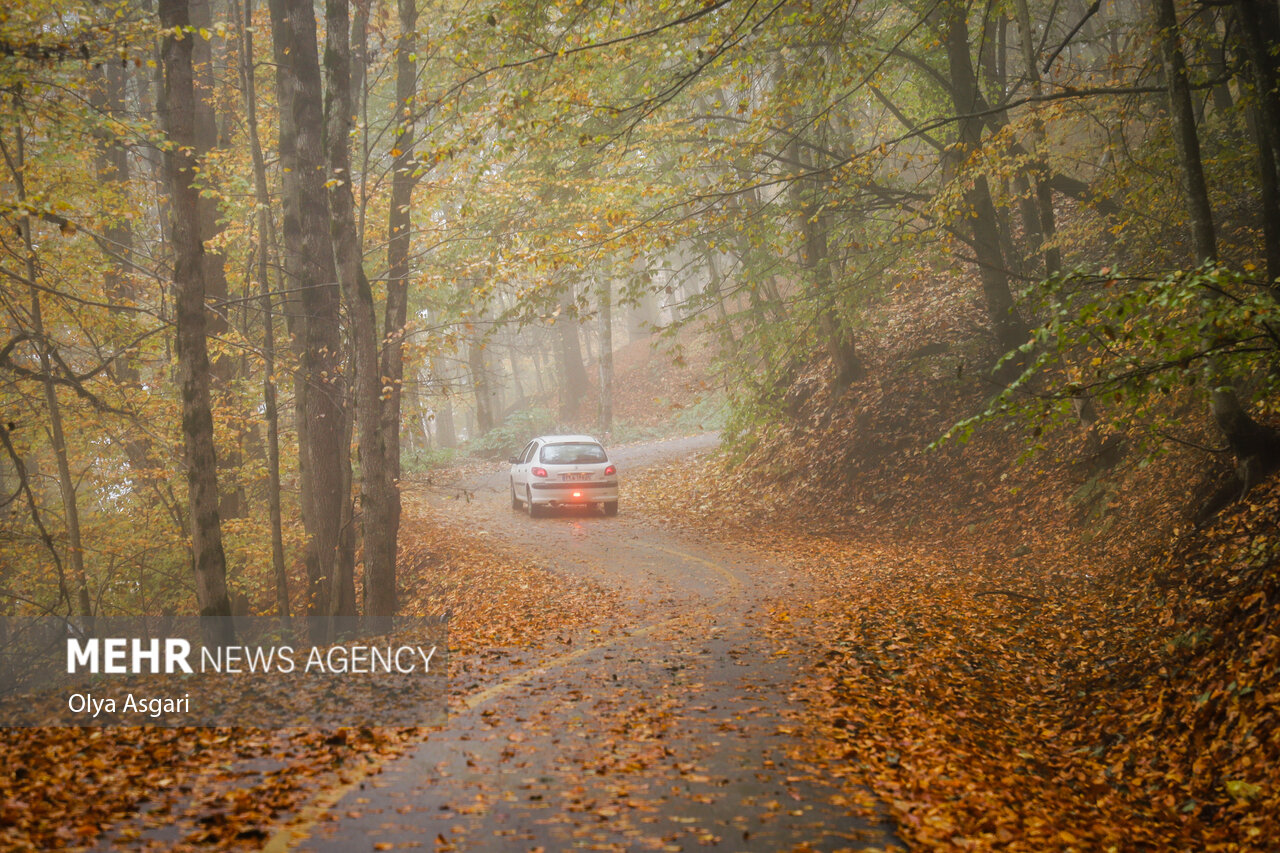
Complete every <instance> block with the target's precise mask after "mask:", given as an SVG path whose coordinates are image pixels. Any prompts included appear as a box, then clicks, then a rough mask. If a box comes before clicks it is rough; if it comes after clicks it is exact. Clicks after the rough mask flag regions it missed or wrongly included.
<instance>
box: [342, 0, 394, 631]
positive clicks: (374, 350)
mask: <svg viewBox="0 0 1280 853" xmlns="http://www.w3.org/2000/svg"><path fill="white" fill-rule="evenodd" d="M349 16H350V12H349V8H348V5H347V0H327V2H326V3H325V51H324V64H325V71H326V72H327V73H326V76H325V83H326V88H325V145H326V149H327V150H326V154H327V160H328V167H329V179H328V181H327V185H328V186H329V234H330V240H331V241H332V243H333V252H334V261H335V266H336V267H337V270H338V279H339V281H340V283H341V285H342V294H343V299H344V301H345V302H346V306H347V315H348V317H349V318H350V321H351V330H350V338H351V345H352V361H353V362H354V367H355V370H354V372H355V412H356V421H357V424H358V428H359V447H360V511H361V529H362V531H363V537H362V539H363V542H364V594H365V611H366V613H365V618H366V622H367V623H368V626H369V628H370V630H372V631H374V632H375V633H386V632H387V631H390V630H391V619H392V617H393V616H394V615H395V552H396V549H395V540H394V538H392V539H391V540H390V541H388V537H387V528H388V526H390V520H389V516H390V515H391V505H392V504H393V503H396V502H398V500H399V495H398V494H397V493H396V487H395V478H394V476H393V474H392V472H391V470H390V463H389V459H388V455H387V448H386V446H385V441H386V437H385V436H384V435H383V431H382V406H381V393H382V382H381V381H380V376H379V372H378V371H379V366H378V328H377V320H376V318H375V316H374V310H373V290H372V288H370V286H369V280H368V279H367V278H366V277H365V272H364V258H363V255H364V253H363V249H362V247H361V246H360V243H359V241H358V240H357V233H356V216H355V196H354V194H353V191H352V186H351V181H352V177H351V148H350V146H351V141H350V140H351V125H352V116H353V114H354V112H353V111H354V105H353V104H352V102H351V20H350V17H349ZM339 583H340V591H339V592H338V593H337V594H335V597H334V599H333V601H332V606H333V607H334V633H335V634H339V633H346V632H348V631H350V630H353V629H354V628H355V624H354V619H355V615H356V614H355V608H354V601H352V602H351V606H350V607H348V606H346V599H347V589H346V587H347V584H346V582H345V580H341V579H340V581H339Z"/></svg>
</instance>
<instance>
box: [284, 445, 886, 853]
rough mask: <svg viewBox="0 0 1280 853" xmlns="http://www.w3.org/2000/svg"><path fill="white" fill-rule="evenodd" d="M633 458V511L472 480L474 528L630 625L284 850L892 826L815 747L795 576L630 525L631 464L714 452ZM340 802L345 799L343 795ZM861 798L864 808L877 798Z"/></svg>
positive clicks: (740, 840)
mask: <svg viewBox="0 0 1280 853" xmlns="http://www.w3.org/2000/svg"><path fill="white" fill-rule="evenodd" d="M715 441H716V437H715V436H714V435H711V436H699V437H697V438H694V439H680V440H674V441H668V442H657V443H650V444H644V445H635V446H632V447H628V448H621V449H619V450H617V451H616V452H614V453H613V454H612V456H613V458H614V459H615V461H617V463H618V465H619V468H620V471H621V474H622V478H623V479H622V513H621V514H620V515H619V516H618V517H617V518H605V517H603V516H602V515H599V514H598V513H596V512H583V511H576V510H575V511H572V512H562V513H558V514H555V515H553V516H551V517H549V518H543V519H538V520H533V519H530V518H528V516H527V515H525V514H523V513H519V512H515V511H513V510H512V509H511V506H510V500H509V493H508V491H507V487H506V475H505V473H504V472H498V473H496V474H492V475H489V476H486V477H481V478H478V479H476V480H475V481H474V482H471V483H469V484H467V488H469V489H471V490H473V499H472V500H471V501H470V502H467V503H460V504H459V509H458V510H457V511H458V512H464V513H467V518H468V521H469V523H471V524H474V525H475V526H476V527H478V528H481V529H484V530H487V531H488V532H489V534H490V535H493V536H495V537H499V538H501V539H502V540H505V541H506V542H507V543H508V544H515V545H518V547H519V548H520V549H521V550H522V551H523V552H524V553H527V554H529V555H531V556H532V557H533V558H535V559H536V560H538V561H539V562H541V563H543V564H544V565H546V566H547V567H548V568H551V569H552V570H554V571H557V572H559V573H562V574H563V575H565V576H566V578H567V579H570V581H571V579H572V578H573V577H575V576H576V577H588V578H591V579H592V580H594V581H596V582H598V583H600V584H602V585H606V586H608V587H611V588H613V589H616V590H618V591H619V592H620V593H621V594H622V595H623V596H624V598H625V599H626V600H627V601H628V602H629V606H630V609H631V611H632V614H633V619H632V620H631V622H630V623H629V626H628V627H627V628H626V629H625V630H622V631H617V632H612V633H606V634H605V635H602V636H601V637H600V638H598V640H597V641H596V643H595V645H591V644H583V645H581V646H579V647H578V648H576V649H575V650H573V651H569V652H566V653H564V654H561V655H559V656H557V657H554V658H552V659H550V660H543V661H540V662H539V663H537V664H536V665H531V666H527V667H525V668H523V669H520V668H516V669H514V670H512V671H510V672H509V673H508V674H506V675H505V676H504V677H503V678H502V679H501V680H500V681H497V682H496V683H493V684H490V685H488V686H487V687H485V688H484V689H483V690H479V691H478V692H473V693H470V694H469V695H467V696H466V697H465V699H463V700H461V701H459V702H457V703H456V704H455V707H453V708H452V710H451V716H450V720H449V723H448V725H447V726H446V727H445V728H444V729H442V730H440V731H438V732H432V733H431V734H430V736H429V738H428V740H427V741H426V742H424V743H423V744H421V745H420V746H419V747H417V748H416V749H414V750H413V751H411V752H410V753H409V754H407V755H405V756H403V757H401V758H398V759H395V760H393V761H391V762H389V763H387V764H386V765H385V766H384V767H383V768H382V770H381V772H380V773H377V774H375V775H372V776H369V777H368V778H366V779H365V780H364V781H363V782H361V783H360V784H359V785H356V786H354V787H352V788H351V789H350V790H347V791H345V792H334V795H333V796H331V797H330V799H331V800H334V802H332V803H331V804H330V805H329V806H328V808H327V809H325V810H323V811H322V812H320V813H318V814H313V815H312V818H313V820H311V821H309V822H307V823H305V824H303V825H302V826H300V827H297V828H295V829H294V830H293V831H292V832H285V833H281V834H280V835H278V836H277V837H276V838H275V839H273V841H272V843H271V844H270V845H269V847H270V848H272V849H297V850H310V851H343V853H349V851H365V850H390V849H426V850H538V849H542V850H572V849H588V850H793V849H802V850H803V849H813V850H840V849H854V850H861V849H868V848H881V847H884V846H886V845H888V844H891V843H892V842H893V840H894V839H893V836H892V828H891V827H889V826H887V825H885V824H884V823H883V822H882V821H881V820H880V819H878V818H877V817H876V816H875V813H874V807H872V808H868V806H867V804H866V803H869V802H870V798H869V797H857V796H854V797H852V798H850V797H849V796H848V794H849V792H848V791H847V790H844V789H843V788H842V786H841V785H840V783H839V781H838V780H835V779H833V778H832V777H833V776H834V775H836V774H839V773H841V772H844V768H843V767H842V766H841V762H840V761H839V759H836V760H834V761H831V762H826V761H823V760H817V759H813V757H812V756H811V755H809V754H807V753H806V752H805V751H804V750H803V748H802V747H803V737H802V735H803V732H802V731H800V723H798V722H797V718H798V716H799V712H800V710H801V709H800V708H799V707H798V706H797V704H796V703H795V702H794V701H792V700H791V699H790V698H789V693H790V692H791V689H792V686H793V684H794V683H795V679H797V678H799V677H802V676H801V669H800V664H801V660H800V658H801V657H802V655H801V654H799V653H797V652H796V651H794V650H787V649H779V648H778V647H777V646H776V644H775V643H774V642H773V641H771V640H770V639H769V637H768V636H767V635H766V634H765V633H764V632H763V631H762V630H761V624H762V621H763V620H764V619H765V618H766V613H765V609H766V607H767V606H769V605H770V604H773V603H776V602H777V601H779V600H785V599H786V597H787V596H788V595H789V594H794V591H795V585H796V584H797V583H799V582H800V581H799V580H798V579H796V578H793V577H790V576H788V575H787V574H786V573H785V572H784V571H783V570H781V569H779V568H777V567H775V566H771V565H768V564H767V563H763V562H761V561H760V559H759V558H758V557H756V556H754V555H752V554H750V552H749V551H746V550H735V549H730V548H727V547H725V546H723V545H712V544H711V543H708V542H704V541H699V540H698V539H697V538H696V537H693V536H691V535H685V534H677V533H673V532H671V531H670V530H664V529H662V528H661V527H659V526H657V525H655V524H654V523H653V520H652V519H644V518H640V517H637V516H635V515H634V514H628V512H627V503H626V479H625V478H626V472H627V471H628V470H634V469H635V468H637V467H639V466H641V465H644V464H649V463H651V462H654V461H659V460H664V461H666V460H672V459H679V458H681V457H684V456H687V455H688V454H690V453H693V452H695V451H697V450H701V449H705V448H707V447H711V446H714V444H715ZM338 794H341V795H340V796H339V795H338ZM850 799H861V800H863V801H864V803H863V804H862V805H859V804H858V803H851V802H850V801H849V800H850Z"/></svg>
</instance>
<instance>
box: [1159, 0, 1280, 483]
mask: <svg viewBox="0 0 1280 853" xmlns="http://www.w3.org/2000/svg"><path fill="white" fill-rule="evenodd" d="M1152 4H1153V7H1154V12H1155V22H1156V29H1157V39H1158V40H1159V43H1160V56H1161V61H1162V63H1163V65H1164V75H1165V83H1166V85H1167V86H1168V89H1169V111H1170V118H1171V120H1172V122H1173V138H1174V144H1175V145H1176V147H1177V150H1178V161H1179V164H1180V166H1181V167H1182V181H1183V187H1184V188H1185V190H1186V193H1187V206H1188V208H1189V217H1190V220H1191V241H1192V244H1193V247H1194V250H1195V255H1196V261H1197V263H1213V262H1216V261H1217V259H1218V247H1217V237H1216V235H1215V233H1214V226H1213V209H1212V208H1211V207H1210V204H1209V188H1208V185H1207V184H1206V183H1205V177H1204V167H1203V165H1202V164H1201V161H1200V139H1199V136H1198V134H1197V131H1196V125H1195V111H1194V108H1193V106H1192V102H1191V86H1190V83H1189V80H1188V76H1187V63H1186V59H1185V58H1184V57H1183V55H1182V43H1181V39H1180V38H1179V35H1178V19H1177V14H1176V12H1175V10H1174V6H1173V0H1152ZM1210 298H1221V297H1220V296H1218V295H1216V294H1211V295H1210ZM1213 344H1214V342H1213V341H1206V345H1208V346H1210V347H1211V346H1213ZM1207 363H1208V372H1209V377H1208V378H1209V387H1210V389H1212V390H1211V392H1210V397H1209V407H1210V411H1211V412H1212V414H1213V419H1214V422H1215V423H1216V424H1217V425H1218V429H1220V430H1221V431H1222V434H1223V436H1224V437H1225V438H1226V440H1227V445H1228V446H1229V447H1230V448H1231V452H1232V454H1233V455H1234V456H1235V459H1236V470H1237V476H1238V477H1239V479H1240V481H1241V482H1240V485H1241V488H1242V491H1247V490H1248V489H1249V488H1250V487H1251V486H1252V485H1253V484H1254V482H1256V480H1257V479H1258V478H1259V477H1261V475H1262V474H1264V473H1266V472H1267V471H1269V470H1271V469H1272V468H1274V467H1275V465H1276V463H1277V461H1280V434H1277V432H1276V431H1275V430H1273V429H1271V428H1270V427H1266V426H1263V425H1262V424H1259V423H1258V422H1257V421H1255V420H1254V419H1253V418H1252V417H1250V416H1249V414H1248V412H1246V411H1245V409H1244V406H1243V405H1242V404H1241V402H1240V398H1239V395H1238V394H1237V393H1236V390H1235V388H1233V387H1232V386H1231V385H1229V384H1228V383H1227V381H1226V380H1225V378H1223V369H1222V365H1221V359H1220V358H1219V357H1217V356H1211V357H1210V358H1209V359H1208V362H1207Z"/></svg>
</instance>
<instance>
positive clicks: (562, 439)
mask: <svg viewBox="0 0 1280 853" xmlns="http://www.w3.org/2000/svg"><path fill="white" fill-rule="evenodd" d="M534 441H542V442H546V443H547V444H571V443H579V442H587V443H589V444H599V443H600V442H598V441H596V440H595V439H594V438H592V437H591V436H589V435H540V436H538V437H537V438H535V439H534Z"/></svg>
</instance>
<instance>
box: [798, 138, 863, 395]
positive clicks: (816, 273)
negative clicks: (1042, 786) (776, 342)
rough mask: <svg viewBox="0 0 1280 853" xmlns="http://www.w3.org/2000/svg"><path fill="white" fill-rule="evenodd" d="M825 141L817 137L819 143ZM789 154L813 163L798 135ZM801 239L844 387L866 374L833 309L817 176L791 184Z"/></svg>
mask: <svg viewBox="0 0 1280 853" xmlns="http://www.w3.org/2000/svg"><path fill="white" fill-rule="evenodd" d="M824 143H825V140H824V139H821V138H819V142H818V144H819V145H820V146H821V145H823V144H824ZM791 156H792V158H793V160H794V161H795V163H796V165H797V166H798V167H799V168H801V169H803V170H805V171H808V170H810V169H811V168H812V166H813V164H812V162H811V161H810V159H809V158H808V157H807V156H805V153H804V147H803V146H802V145H801V144H800V140H799V138H797V139H796V140H795V141H794V142H793V143H792V145H791ZM792 195H793V196H794V199H795V203H796V207H797V212H798V218H799V220H800V221H799V226H800V236H801V239H802V240H803V249H802V252H803V255H802V258H801V260H802V263H803V266H804V268H805V270H806V271H807V272H808V274H809V286H810V287H811V288H812V289H813V293H814V295H815V301H816V303H817V311H818V314H817V320H818V332H819V334H820V335H821V338H822V344H823V347H824V348H825V349H826V351H827V355H828V356H829V357H830V358H831V363H832V364H833V365H834V366H835V370H836V376H835V388H836V389H837V390H843V389H845V388H848V387H849V386H850V385H851V384H853V383H854V382H856V381H858V380H859V379H862V378H863V377H864V376H865V375H866V368H864V367H863V365H862V359H861V358H859V357H858V349H857V344H856V342H855V341H854V339H853V335H852V333H850V331H849V329H848V327H847V326H846V324H845V323H844V322H843V321H842V320H841V319H840V314H839V312H838V311H837V309H836V305H837V302H838V297H837V294H836V293H835V280H834V277H833V275H832V270H831V256H830V250H829V247H828V242H829V241H828V238H829V235H830V232H831V216H830V214H828V213H827V212H826V211H825V210H824V209H823V202H824V201H825V199H824V198H823V197H822V187H821V184H820V179H819V178H817V177H815V178H810V179H804V180H800V181H796V182H794V183H793V184H792Z"/></svg>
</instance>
